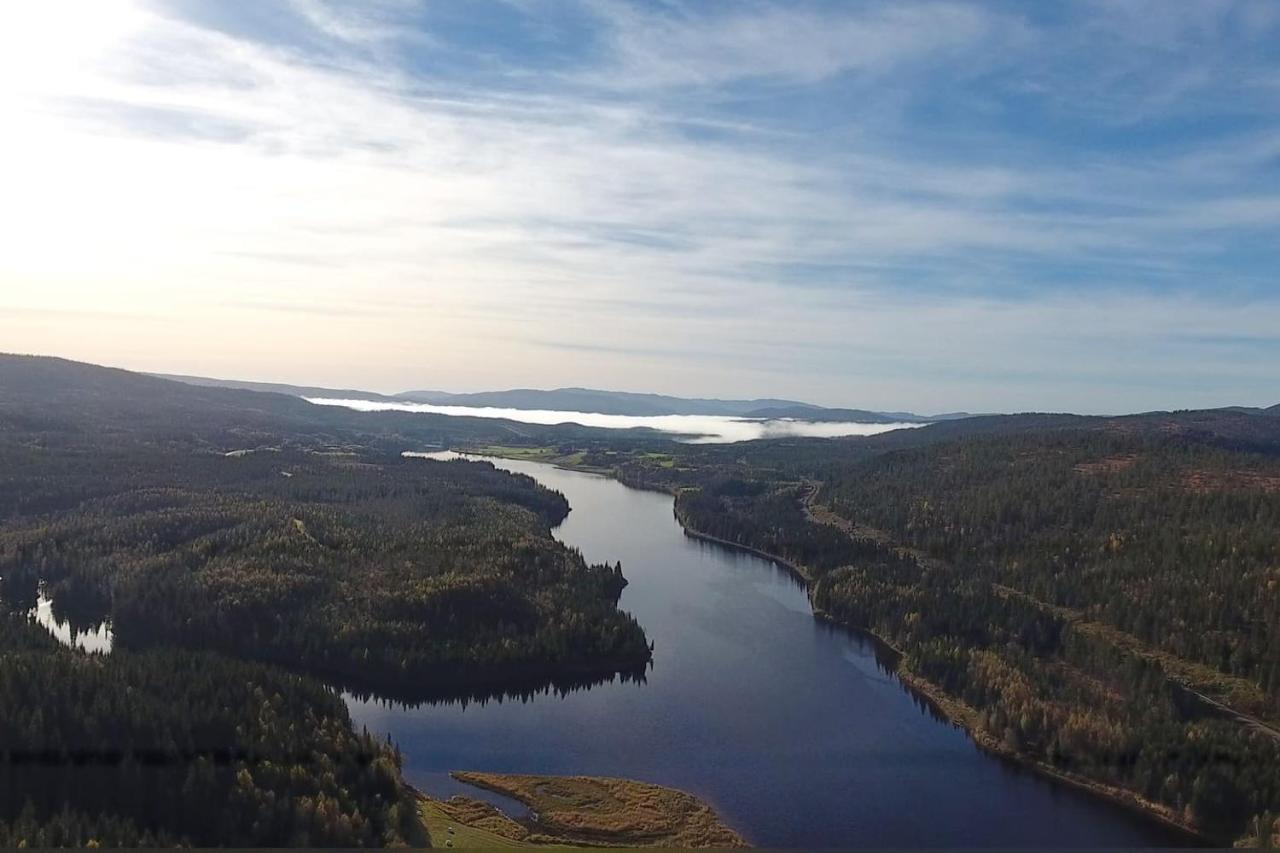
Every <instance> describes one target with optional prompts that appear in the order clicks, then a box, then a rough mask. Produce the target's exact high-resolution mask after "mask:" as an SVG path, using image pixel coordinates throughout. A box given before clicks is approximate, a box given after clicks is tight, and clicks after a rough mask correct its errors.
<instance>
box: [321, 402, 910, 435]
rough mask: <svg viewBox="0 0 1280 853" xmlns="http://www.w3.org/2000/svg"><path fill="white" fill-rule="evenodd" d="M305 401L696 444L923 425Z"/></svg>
mask: <svg viewBox="0 0 1280 853" xmlns="http://www.w3.org/2000/svg"><path fill="white" fill-rule="evenodd" d="M305 399H306V400H307V401H308V402H311V403H315V404H317V405H320V406H345V407H347V408H349V409H356V410H358V411H362V412H430V413H433V414H437V415H457V416H467V417H473V418H501V419H503V420H509V421H520V422H522V423H527V424H542V425H546V426H551V425H554V424H570V423H572V424H581V425H582V426H588V427H600V428H602V429H633V428H636V427H648V428H649V429H654V430H658V431H660V432H667V433H672V434H676V435H682V436H690V438H687V439H685V440H687V441H689V442H690V443H695V444H720V443H729V442H735V441H751V440H752V439H757V438H784V437H786V436H806V437H810V438H837V437H839V436H849V435H876V434H877V433H882V432H888V431H889V430H894V429H910V428H913V427H918V426H924V425H923V424H911V423H891V424H864V423H838V422H814V421H802V420H793V419H790V418H786V419H780V420H761V419H757V418H734V417H724V416H720V415H656V416H644V417H641V416H632V415H602V414H599V413H596V412H556V411H549V410H546V409H492V408H471V407H469V406H434V405H431V404H428V403H392V402H387V401H384V400H339V399H332V398H328V397H307V398H305Z"/></svg>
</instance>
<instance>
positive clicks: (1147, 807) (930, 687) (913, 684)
mask: <svg viewBox="0 0 1280 853" xmlns="http://www.w3.org/2000/svg"><path fill="white" fill-rule="evenodd" d="M619 482H622V481H621V480H619ZM623 485H626V483H623ZM674 515H675V518H676V521H677V522H678V523H679V524H680V527H681V529H682V530H683V531H684V533H685V535H686V536H688V537H690V538H692V539H698V540H700V541H704V542H712V543H715V544H717V545H721V546H724V547H728V548H731V549H733V550H735V551H740V552H743V553H747V554H751V555H753V556H756V557H760V558H762V559H765V560H769V561H770V562H772V563H775V564H777V565H778V566H780V567H782V568H784V569H786V570H787V572H788V573H789V574H791V575H792V576H793V577H794V578H795V579H796V580H797V581H799V582H801V583H803V584H804V585H805V589H806V591H807V593H808V595H809V607H810V610H811V611H812V614H813V618H814V619H815V620H817V621H819V622H825V623H827V624H829V625H833V626H838V627H840V628H842V629H844V630H847V631H852V632H854V633H856V634H858V635H860V636H862V637H865V638H867V639H869V640H871V641H872V642H874V643H875V644H876V645H877V646H879V647H880V648H881V649H882V650H884V651H886V652H888V653H889V654H890V655H892V656H893V657H894V658H895V659H896V660H897V663H896V664H895V665H894V666H893V667H892V669H893V674H894V675H896V676H897V678H898V681H899V683H900V684H901V685H902V686H903V688H904V689H906V690H907V691H908V692H910V693H912V694H914V695H915V696H916V697H917V698H920V699H922V700H924V701H926V702H928V703H929V705H930V706H931V707H932V708H933V709H934V710H935V711H937V712H938V714H939V715H940V716H942V717H944V718H945V719H946V720H947V721H948V722H950V723H951V724H952V725H954V726H956V727H958V728H960V729H963V730H964V732H965V733H966V734H967V735H968V736H969V739H970V740H971V741H973V744H974V746H976V747H978V748H979V749H980V750H982V751H983V752H986V753H987V754H989V755H991V756H993V757H995V758H999V759H1001V760H1004V761H1009V762H1011V763H1013V764H1015V765H1017V766H1018V767H1021V768H1023V769H1027V770H1031V771H1033V772H1035V773H1038V774H1040V775H1041V776H1045V777H1047V778H1049V779H1052V780H1054V781H1056V782H1060V783H1062V784H1065V785H1069V786H1071V787H1073V788H1075V789H1077V790H1080V791H1084V792H1086V793H1089V794H1091V795H1093V796H1095V797H1098V798H1099V799H1103V800H1106V801H1108V802H1110V803H1113V804H1115V805H1118V806H1120V807H1122V808H1125V809H1128V810H1129V811H1131V812H1135V813H1137V814H1141V815H1143V816H1144V817H1146V818H1149V819H1151V820H1154V821H1156V822H1157V823H1159V824H1161V825H1162V826H1164V827H1166V828H1168V829H1172V830H1175V831H1177V832H1180V833H1182V834H1184V835H1186V836H1187V837H1188V839H1189V840H1192V841H1195V842H1196V843H1197V844H1200V845H1210V846H1217V844H1216V842H1215V841H1214V839H1212V838H1210V837H1208V836H1206V835H1204V834H1203V833H1202V832H1200V831H1199V830H1197V829H1195V828H1194V827H1192V826H1190V825H1188V824H1187V823H1185V822H1183V821H1182V820H1180V819H1179V818H1178V817H1177V816H1176V815H1174V813H1173V812H1172V811H1171V810H1170V809H1169V808H1168V807H1167V806H1164V805H1161V804H1160V803H1156V802H1153V801H1151V800H1148V799H1146V798H1145V797H1143V796H1141V795H1140V794H1136V793H1134V792H1133V791H1130V790H1128V789H1126V788H1119V787H1116V786H1114V785H1108V784H1106V783H1104V782H1098V781H1095V780H1093V779H1089V778H1088V777H1085V776H1080V775H1078V774H1074V773H1071V772H1069V771H1065V770H1060V769H1059V768H1057V767H1054V766H1052V765H1050V764H1047V763H1046V762H1044V761H1042V760H1041V759H1039V758H1036V757H1034V756H1031V755H1027V754H1025V753H1021V752H1016V751H1014V750H1010V749H1008V748H1007V747H1005V746H1004V745H1003V744H1002V743H1000V742H999V741H997V740H996V739H995V738H993V737H991V735H990V734H988V733H987V732H986V731H984V730H982V729H980V728H978V726H977V725H976V724H975V723H974V721H973V718H974V717H975V716H976V715H977V714H978V713H979V712H978V710H977V709H976V708H973V707H971V706H969V705H967V704H965V703H964V702H962V701H960V700H958V699H956V698H955V697H953V696H951V695H949V694H948V693H946V691H944V690H943V689H942V688H941V687H939V686H938V685H936V684H934V683H933V682H931V681H929V680H928V679H925V678H922V677H921V676H919V675H917V674H915V673H914V672H912V671H911V670H910V669H908V668H906V667H905V666H903V665H902V661H903V660H904V659H905V658H906V653H905V652H903V651H902V650H901V649H899V648H898V647H897V646H895V645H893V644H892V643H890V642H889V641H888V640H886V639H885V638H884V637H882V636H880V635H879V634H877V633H876V632H875V631H873V630H871V629H870V628H867V627H865V626H862V625H855V624H853V623H850V622H845V621H843V620H841V619H837V618H835V617H833V616H831V615H830V614H829V613H827V612H826V611H825V610H822V609H820V608H817V607H815V606H814V605H813V588H814V586H815V584H816V582H815V581H814V580H813V579H812V577H811V575H810V574H809V572H807V571H806V570H805V569H804V568H803V567H802V566H800V565H798V564H797V563H794V562H792V561H790V560H787V559H784V558H782V557H780V556H778V555H776V554H770V553H769V552H767V551H763V550H761V549H759V548H755V547H753V546H751V545H743V544H741V543H738V542H733V541H730V540H728V539H722V538H720V537H718V536H713V535H711V534H709V533H703V532H702V531H700V530H698V529H696V528H695V527H693V526H692V524H690V523H689V522H688V521H687V520H686V519H685V518H684V517H683V516H682V514H681V513H680V512H678V511H676V512H674Z"/></svg>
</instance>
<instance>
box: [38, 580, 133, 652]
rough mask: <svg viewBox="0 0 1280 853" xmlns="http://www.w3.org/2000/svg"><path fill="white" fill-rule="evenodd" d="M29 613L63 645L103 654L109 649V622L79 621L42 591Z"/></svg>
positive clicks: (110, 634) (111, 636) (110, 643)
mask: <svg viewBox="0 0 1280 853" xmlns="http://www.w3.org/2000/svg"><path fill="white" fill-rule="evenodd" d="M29 613H30V615H31V617H32V618H33V619H35V621H36V622H38V623H39V624H40V625H43V626H44V627H45V628H47V629H48V630H49V633H51V634H53V636H55V637H57V638H58V641H59V642H61V643H62V644H63V645H64V646H71V647H72V648H77V649H82V650H83V651H86V652H101V653H103V654H106V653H107V652H110V651H111V645H112V641H113V635H112V632H111V624H110V623H109V622H106V621H81V620H79V619H77V618H75V617H73V616H72V615H71V614H68V613H66V612H65V611H64V610H63V609H62V608H59V607H58V602H57V601H56V600H55V599H51V598H48V597H47V596H45V594H44V593H43V591H42V592H41V594H40V596H39V597H38V598H37V600H36V606H35V607H34V608H32V609H31V610H30V611H29Z"/></svg>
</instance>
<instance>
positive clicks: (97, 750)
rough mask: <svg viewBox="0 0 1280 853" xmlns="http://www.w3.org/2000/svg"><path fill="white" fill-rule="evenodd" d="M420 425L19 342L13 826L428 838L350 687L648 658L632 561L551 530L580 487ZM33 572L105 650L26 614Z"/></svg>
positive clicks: (246, 838) (6, 712) (507, 688)
mask: <svg viewBox="0 0 1280 853" xmlns="http://www.w3.org/2000/svg"><path fill="white" fill-rule="evenodd" d="M295 403H297V404H299V405H301V406H303V407H306V408H305V409H299V408H298V407H297V406H295ZM308 410H316V413H315V415H314V418H315V420H312V421H307V420H306V418H309V417H312V415H311V413H310V412H309V411H308ZM131 413H132V414H131ZM349 414H354V413H349ZM446 427H447V429H448V430H453V431H454V432H455V433H456V432H457V431H458V430H462V431H464V432H465V431H466V429H468V427H467V425H465V424H463V425H462V426H456V425H451V424H450V425H446ZM427 428H428V429H434V427H427ZM494 428H495V427H494V425H492V424H483V425H480V426H478V427H477V429H482V430H493V429H494ZM497 428H498V429H502V427H501V426H499V427H497ZM412 429H418V427H416V426H413V427H412ZM479 434H484V435H490V434H491V433H488V432H481V433H479ZM446 435H447V433H446ZM414 436H416V438H415V437H414ZM421 438H422V436H421V435H418V434H417V433H414V434H413V435H405V434H402V433H401V432H400V431H399V428H398V427H397V425H396V423H394V422H392V423H391V424H390V426H388V427H385V428H384V427H383V426H382V425H381V423H380V422H379V421H378V420H377V416H364V417H363V419H360V418H356V419H351V418H349V415H348V414H340V415H338V416H334V415H332V414H330V413H329V412H328V411H327V410H324V409H318V407H314V406H309V405H308V404H306V403H302V402H301V401H293V400H289V399H288V398H284V397H279V396H278V395H271V394H254V393H252V392H241V391H233V390H225V389H195V388H188V386H183V385H180V384H178V383H173V382H168V381H164V380H158V379H153V378H151V377H144V376H137V375H135V374H126V373H122V372H120V371H109V370H104V369H99V368H90V367H88V366H86V365H73V364H70V363H68V362H60V361H57V360H48V359H22V358H13V357H4V358H0V605H2V607H0V617H2V618H0V703H3V714H2V715H0V718H2V720H3V722H0V762H2V763H3V766H2V767H0V844H14V845H17V844H25V845H62V844H87V843H90V842H93V843H97V844H135V843H144V844H175V843H181V844H197V845H201V844H203V845H213V844H219V845H221V844H232V845H264V846H272V845H283V844H325V845H343V846H349V845H373V844H386V843H398V842H404V841H418V842H420V841H421V840H422V839H421V837H419V836H418V835H415V833H418V832H420V827H418V825H417V820H418V819H417V816H416V806H415V805H414V803H413V802H412V800H411V799H410V797H409V795H408V794H407V793H406V791H405V789H404V786H403V783H402V781H401V779H400V775H399V766H398V757H397V756H396V754H395V752H394V749H393V748H391V747H389V746H388V745H386V744H380V743H377V742H374V741H372V740H370V738H368V737H367V736H364V735H360V734H358V733H356V732H354V731H352V728H351V723H350V720H349V718H348V717H347V713H346V709H345V706H344V704H343V702H342V700H341V698H340V696H339V693H338V688H347V689H353V690H356V691H361V692H376V693H379V694H380V695H386V696H394V697H396V698H399V699H402V700H406V701H422V700H427V699H432V700H438V699H447V698H453V697H476V696H486V695H491V694H498V695H501V694H503V693H507V692H512V691H530V690H536V689H542V688H543V687H546V686H562V687H567V686H573V685H576V684H579V683H581V682H583V681H584V680H585V681H589V680H598V679H601V678H609V677H613V676H615V675H616V674H618V673H622V674H624V675H627V676H630V675H634V674H635V673H636V672H637V670H642V668H643V666H644V664H645V662H646V661H647V659H648V657H649V648H648V642H647V639H646V638H645V635H644V633H643V631H642V630H641V628H640V627H639V625H638V624H637V623H636V622H635V620H634V619H632V618H631V617H630V616H629V615H627V614H625V613H622V612H620V611H619V610H618V609H617V606H616V605H617V600H618V596H619V594H620V593H621V591H622V588H623V586H624V585H625V583H626V581H625V580H624V578H623V576H622V570H621V567H620V566H617V565H613V566H593V565H588V564H587V563H586V562H585V561H584V560H583V558H582V556H581V555H580V554H578V553H576V552H574V551H571V550H569V549H567V548H565V547H564V546H563V545H561V544H560V543H558V542H557V541H555V540H554V539H553V538H552V537H551V534H550V528H551V527H552V526H553V525H554V524H556V523H558V522H559V521H560V520H561V519H563V518H564V516H565V515H566V513H567V512H568V511H569V507H568V505H567V503H566V502H565V500H564V498H563V497H562V496H561V495H559V494H557V493H554V492H550V491H548V490H546V489H544V488H542V487H541V486H539V485H537V484H536V483H535V482H534V481H533V480H532V479H531V478H528V477H522V476H516V475H512V474H508V473H506V472H502V471H498V470H496V469H495V468H494V467H493V466H491V465H489V464H487V463H475V462H465V461H453V462H439V461H433V460H425V459H417V458H403V457H401V456H400V454H399V452H398V451H399V449H402V448H403V447H404V446H405V444H406V443H408V442H411V441H412V442H414V443H412V444H409V446H410V447H413V446H420V444H421V441H420V439H421ZM393 448H394V449H395V452H392V449H393ZM41 595H44V596H46V597H48V598H50V599H52V605H53V608H54V610H55V612H56V613H57V614H58V615H59V616H60V617H63V618H66V619H68V620H69V621H70V622H71V623H72V625H73V627H77V628H86V627H91V626H94V625H97V624H100V623H102V622H104V621H106V622H109V623H110V625H111V627H112V631H113V633H114V646H113V648H112V650H111V652H110V653H109V654H106V655H103V654H87V653H85V652H82V651H79V650H75V649H71V648H66V647H63V646H61V645H59V644H58V643H57V642H56V641H55V640H54V639H53V638H52V636H51V635H50V634H49V633H48V632H47V631H46V630H45V629H43V628H42V627H39V626H37V625H35V624H34V623H33V622H32V621H31V617H30V616H29V615H28V614H30V613H31V612H32V609H33V607H34V606H35V604H36V602H37V599H38V597H39V596H41Z"/></svg>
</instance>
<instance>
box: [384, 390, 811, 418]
mask: <svg viewBox="0 0 1280 853" xmlns="http://www.w3.org/2000/svg"><path fill="white" fill-rule="evenodd" d="M394 397H395V399H398V400H405V401H407V402H411V403H428V404H431V405H436V406H478V407H488V408H498V409H548V410H551V411H557V412H597V413H599V414H602V415H630V416H636V417H649V416H656V415H722V416H726V417H743V416H746V415H747V413H748V412H751V411H754V410H757V409H763V408H785V409H803V410H806V411H821V410H822V407H821V406H814V405H811V404H809V403H801V402H798V401H796V400H775V399H769V398H765V399H757V400H718V399H709V398H698V397H692V398H691V397H671V396H668V395H665V394H642V393H636V392H631V391H601V390H599V389H596V388H554V389H551V390H541V389H537V388H514V389H512V390H510V391H479V392H475V393H464V394H451V393H448V392H445V391H405V392H404V393H402V394H396V395H394Z"/></svg>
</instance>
